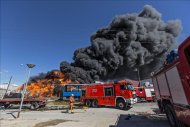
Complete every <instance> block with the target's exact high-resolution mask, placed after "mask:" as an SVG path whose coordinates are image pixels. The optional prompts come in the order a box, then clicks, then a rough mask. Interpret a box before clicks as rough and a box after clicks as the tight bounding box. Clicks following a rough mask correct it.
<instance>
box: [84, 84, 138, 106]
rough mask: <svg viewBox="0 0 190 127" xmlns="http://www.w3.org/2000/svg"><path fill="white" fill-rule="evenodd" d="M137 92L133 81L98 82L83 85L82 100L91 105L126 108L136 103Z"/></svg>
mask: <svg viewBox="0 0 190 127" xmlns="http://www.w3.org/2000/svg"><path fill="white" fill-rule="evenodd" d="M135 99H136V93H135V92H134V87H133V84H132V82H131V81H127V80H124V81H119V82H113V83H96V84H90V85H85V86H83V87H82V97H81V101H82V102H83V103H84V104H85V105H86V106H89V107H97V106H114V107H117V108H119V109H125V108H126V107H130V106H132V105H133V104H134V103H135V101H134V100H135Z"/></svg>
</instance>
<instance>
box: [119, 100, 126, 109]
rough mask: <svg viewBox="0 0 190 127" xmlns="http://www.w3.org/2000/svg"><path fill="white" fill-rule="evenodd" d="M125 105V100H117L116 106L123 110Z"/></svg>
mask: <svg viewBox="0 0 190 127" xmlns="http://www.w3.org/2000/svg"><path fill="white" fill-rule="evenodd" d="M125 107H126V104H125V102H124V101H123V100H118V101H117V108H119V109H122V110H123V109H125Z"/></svg>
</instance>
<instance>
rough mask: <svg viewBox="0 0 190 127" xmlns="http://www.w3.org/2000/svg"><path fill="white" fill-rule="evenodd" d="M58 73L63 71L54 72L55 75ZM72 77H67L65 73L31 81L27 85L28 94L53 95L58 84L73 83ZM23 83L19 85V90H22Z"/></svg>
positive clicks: (33, 95)
mask: <svg viewBox="0 0 190 127" xmlns="http://www.w3.org/2000/svg"><path fill="white" fill-rule="evenodd" d="M57 73H59V74H60V73H61V72H54V73H53V75H57ZM71 82H72V81H71V80H70V79H65V76H64V74H63V73H61V76H57V77H56V78H45V79H41V80H37V81H36V82H31V83H29V84H28V86H27V91H28V93H29V95H28V96H30V97H52V96H53V91H54V88H55V86H56V85H59V86H64V85H65V84H67V83H71ZM22 89H23V85H22V86H19V87H18V88H17V90H22Z"/></svg>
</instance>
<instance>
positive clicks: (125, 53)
mask: <svg viewBox="0 0 190 127" xmlns="http://www.w3.org/2000/svg"><path fill="white" fill-rule="evenodd" d="M181 29H182V28H181V23H180V21H179V20H173V21H168V22H167V23H166V22H164V21H162V20H161V14H160V13H159V12H158V11H157V10H156V9H155V8H153V7H151V6H150V5H145V6H144V9H143V10H142V12H140V13H139V14H125V15H118V16H116V17H115V18H114V19H113V20H112V22H111V23H110V24H109V26H108V27H106V28H101V29H99V30H97V32H96V33H94V34H93V35H92V36H91V46H89V47H86V48H81V49H77V50H76V51H75V52H74V57H73V60H74V62H73V63H71V64H69V63H68V62H66V61H63V62H61V64H60V70H61V71H62V72H64V73H65V74H66V76H68V78H71V79H72V80H78V81H79V82H80V83H90V82H94V81H95V80H110V79H123V78H130V79H137V76H138V75H137V71H135V70H137V69H139V71H140V76H141V79H145V78H148V77H150V73H151V72H152V71H155V70H156V69H158V68H159V67H160V66H161V65H162V64H163V61H164V59H165V54H166V53H167V52H168V51H170V50H171V47H172V46H173V45H174V44H175V42H176V39H175V38H176V37H177V36H178V35H179V33H180V32H181Z"/></svg>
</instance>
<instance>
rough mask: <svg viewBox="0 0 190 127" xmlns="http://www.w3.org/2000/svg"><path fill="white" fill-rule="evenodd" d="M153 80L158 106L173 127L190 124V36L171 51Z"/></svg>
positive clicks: (183, 126)
mask: <svg viewBox="0 0 190 127" xmlns="http://www.w3.org/2000/svg"><path fill="white" fill-rule="evenodd" d="M152 80H153V84H154V88H155V94H156V97H157V101H158V106H159V108H160V110H161V111H164V112H165V113H166V115H167V118H168V121H169V123H170V125H171V126H172V127H185V126H190V37H188V38H187V39H186V40H185V41H184V42H183V43H182V44H181V45H180V46H179V48H178V55H176V54H175V52H174V51H173V52H171V53H170V55H168V56H167V62H166V64H165V65H164V66H163V67H162V68H161V69H160V70H159V71H158V72H155V73H152Z"/></svg>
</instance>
